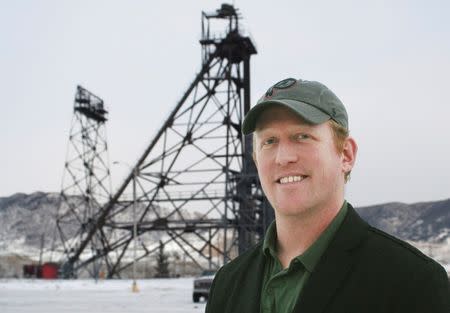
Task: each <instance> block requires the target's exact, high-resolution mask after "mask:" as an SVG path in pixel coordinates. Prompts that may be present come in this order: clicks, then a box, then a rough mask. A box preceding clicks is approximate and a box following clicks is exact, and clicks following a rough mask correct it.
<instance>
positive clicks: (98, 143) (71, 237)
mask: <svg viewBox="0 0 450 313" xmlns="http://www.w3.org/2000/svg"><path fill="white" fill-rule="evenodd" d="M107 114H108V112H107V111H106V110H105V107H104V102H103V100H102V99H100V98H99V97H97V96H96V95H94V94H93V93H91V92H89V91H88V90H86V89H84V88H83V87H81V86H77V91H76V94H75V102H74V115H73V120H72V125H71V129H70V135H69V144H68V148H67V156H66V162H65V165H64V173H63V179H62V187H61V198H60V199H61V201H60V205H59V207H58V211H57V218H56V226H57V230H58V233H59V239H60V242H61V244H62V247H63V251H61V252H62V253H63V254H64V257H67V256H70V255H71V254H72V253H73V251H75V250H76V249H78V246H77V244H78V243H79V242H80V241H82V240H83V239H84V238H85V236H86V234H87V232H88V231H89V230H90V229H91V227H92V221H94V220H95V219H96V216H97V215H98V213H99V210H100V208H101V207H102V205H104V203H106V202H108V201H109V200H110V198H111V177H110V171H109V160H108V145H107V141H106V126H105V122H106V121H107ZM102 241H104V233H102V232H100V231H98V232H96V234H95V235H94V236H93V238H92V240H91V244H90V247H91V251H86V252H85V253H88V254H92V255H95V254H96V253H97V252H98V250H99V249H100V247H101V246H102ZM99 266H100V265H99V263H98V262H94V263H93V266H92V267H91V268H88V271H89V272H90V276H92V277H96V276H97V275H98V269H99ZM62 271H63V272H69V273H72V271H71V269H70V268H67V265H65V266H63V268H62ZM63 274H64V273H63ZM65 276H67V275H65ZM68 276H71V275H68Z"/></svg>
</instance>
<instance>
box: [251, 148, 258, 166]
mask: <svg viewBox="0 0 450 313" xmlns="http://www.w3.org/2000/svg"><path fill="white" fill-rule="evenodd" d="M252 158H253V162H255V165H256V168H258V162H256V154H255V150H253V152H252Z"/></svg>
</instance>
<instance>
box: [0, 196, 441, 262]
mask: <svg viewBox="0 0 450 313" xmlns="http://www.w3.org/2000/svg"><path fill="white" fill-rule="evenodd" d="M59 199H60V196H59V194H58V193H44V192H35V193H32V194H23V193H17V194H14V195H12V196H10V197H3V198H0V254H3V255H4V254H7V253H21V252H23V251H34V252H33V254H34V255H36V251H39V249H40V246H41V243H42V238H43V239H44V246H45V247H46V248H49V247H50V245H51V244H52V240H53V238H54V236H55V232H54V230H55V219H56V212H57V207H58V205H59ZM71 201H80V199H79V198H77V197H73V199H71ZM356 210H357V211H358V212H359V214H360V215H361V216H362V217H363V218H364V219H365V220H367V221H368V222H369V223H370V224H371V225H373V226H375V227H377V228H380V229H382V230H384V231H386V232H387V233H390V234H392V235H394V236H397V237H399V238H401V239H404V240H408V241H414V242H419V241H421V242H429V243H443V242H445V240H446V239H448V238H449V235H450V199H448V200H442V201H435V202H421V203H414V204H404V203H386V204H380V205H373V206H366V207H360V208H357V209H356ZM74 231H76V229H74ZM155 239H156V238H155ZM449 243H450V239H449ZM27 254H28V255H30V253H27Z"/></svg>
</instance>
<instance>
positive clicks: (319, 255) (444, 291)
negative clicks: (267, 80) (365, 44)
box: [206, 78, 450, 313]
mask: <svg viewBox="0 0 450 313" xmlns="http://www.w3.org/2000/svg"><path fill="white" fill-rule="evenodd" d="M242 131H243V133H244V134H250V133H253V136H254V140H253V157H254V161H255V164H256V167H257V169H258V175H259V178H260V181H261V185H262V187H263V190H264V193H265V195H266V197H267V199H268V200H269V202H270V203H271V204H272V207H273V208H274V210H275V221H274V223H272V224H271V225H270V227H269V229H268V230H267V233H266V236H265V238H264V241H263V242H262V243H260V244H258V245H256V246H255V247H253V248H251V249H250V250H249V251H247V252H246V253H244V254H242V255H240V256H239V257H237V258H236V259H234V260H233V261H231V262H230V263H228V264H226V265H225V266H223V267H222V268H221V269H220V270H219V271H218V273H217V274H216V277H215V279H214V282H213V284H212V287H211V290H210V296H209V299H208V304H207V307H206V312H207V313H222V312H223V313H225V312H227V313H231V312H233V313H234V312H242V313H252V312H255V313H257V312H258V313H260V312H261V313H268V312H272V313H291V312H299V313H332V312H336V313H349V312H355V313H356V312H358V313H362V312H364V313H371V312H373V313H387V312H395V313H415V312H417V313H419V312H420V313H449V312H450V292H449V285H448V278H447V275H446V273H445V271H444V269H443V268H442V267H441V266H440V265H439V264H438V263H436V262H435V261H433V260H432V259H430V258H428V257H427V256H425V255H423V254H422V253H421V252H419V251H418V250H417V249H415V248H413V247H412V246H410V245H408V244H406V243H404V242H402V241H400V240H399V239H396V238H394V237H392V236H390V235H387V234H386V233H383V232H382V231H380V230H377V229H375V228H373V227H371V226H369V225H368V224H367V223H365V222H364V221H363V220H362V219H361V218H360V217H359V216H358V215H357V213H356V212H355V210H354V209H353V208H352V206H351V205H350V204H349V203H347V202H346V201H345V200H344V185H345V183H346V181H347V180H348V178H349V174H350V171H351V170H352V168H353V165H354V164H355V160H356V153H357V145H356V142H355V140H354V139H353V138H352V137H350V136H349V132H348V117H347V112H346V110H345V108H344V105H343V104H342V102H341V101H340V100H339V99H338V98H337V97H336V95H335V94H334V93H333V92H331V91H330V90H329V89H328V88H327V87H326V86H324V85H322V84H321V83H318V82H312V81H304V80H295V79H292V78H288V79H285V80H282V81H281V82H278V83H277V84H275V85H274V86H272V87H271V88H270V89H269V90H268V91H267V92H266V94H265V95H264V96H263V97H262V98H261V99H260V100H259V101H258V103H257V105H256V106H255V107H253V108H252V109H251V110H250V111H249V112H248V114H247V115H246V117H245V119H244V122H243V126H242Z"/></svg>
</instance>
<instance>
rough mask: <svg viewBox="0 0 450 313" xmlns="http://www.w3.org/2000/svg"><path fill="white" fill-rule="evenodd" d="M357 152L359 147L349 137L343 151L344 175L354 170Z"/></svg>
mask: <svg viewBox="0 0 450 313" xmlns="http://www.w3.org/2000/svg"><path fill="white" fill-rule="evenodd" d="M357 152H358V145H357V144H356V141H355V139H353V138H352V137H347V139H345V142H344V145H343V149H342V170H343V172H344V173H348V172H350V171H351V170H352V168H353V166H354V165H355V162H356V154H357Z"/></svg>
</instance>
